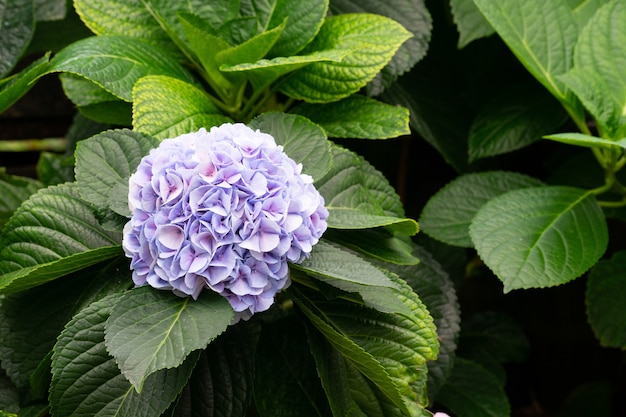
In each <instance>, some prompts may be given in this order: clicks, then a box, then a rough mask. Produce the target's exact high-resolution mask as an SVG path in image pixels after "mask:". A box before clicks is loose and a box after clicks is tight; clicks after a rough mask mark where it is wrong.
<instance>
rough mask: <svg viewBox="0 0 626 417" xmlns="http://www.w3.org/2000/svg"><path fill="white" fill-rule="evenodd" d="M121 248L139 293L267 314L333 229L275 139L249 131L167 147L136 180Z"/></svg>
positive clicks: (190, 137)
mask: <svg viewBox="0 0 626 417" xmlns="http://www.w3.org/2000/svg"><path fill="white" fill-rule="evenodd" d="M129 186H130V189H129V195H128V204H129V207H130V210H131V213H132V217H131V219H130V221H129V222H128V223H127V224H126V226H125V227H124V238H123V242H122V246H123V248H124V252H125V253H126V256H128V257H129V258H130V259H131V269H132V270H133V273H132V276H133V281H134V282H135V284H136V285H145V284H148V285H151V286H152V287H154V288H159V289H169V290H173V291H174V292H175V293H177V294H179V295H185V294H186V295H191V296H192V297H193V298H197V297H198V295H199V294H200V292H201V291H202V290H203V289H204V288H210V289H211V290H213V291H215V292H217V293H219V294H220V295H222V296H223V297H226V299H228V301H229V302H230V304H231V305H232V307H233V309H234V310H235V311H236V312H237V316H238V317H240V318H242V317H243V318H248V317H250V315H252V314H254V313H256V312H259V311H265V310H267V309H268V308H269V307H270V306H271V305H272V303H273V302H274V296H275V294H276V293H277V292H278V291H280V290H281V289H283V288H285V287H286V286H288V285H289V277H288V269H287V262H288V261H289V262H301V261H302V260H303V259H304V258H306V257H307V256H308V255H309V253H310V252H311V248H312V247H313V245H315V244H316V243H317V242H318V240H319V238H320V237H321V235H322V233H324V231H325V230H326V218H327V217H328V210H326V208H325V207H324V199H323V198H322V196H321V195H320V194H319V192H318V191H317V190H316V189H315V187H314V186H313V179H312V178H311V177H310V176H308V175H306V174H302V165H299V164H296V163H295V162H294V161H293V160H292V159H290V158H289V157H288V156H287V155H286V154H285V153H284V151H283V148H282V146H277V145H276V142H275V141H274V138H273V137H272V136H270V135H268V134H265V133H262V132H259V131H253V130H252V129H250V128H249V127H247V126H245V125H243V124H223V125H221V126H219V127H213V128H211V130H210V131H208V132H207V131H206V129H204V128H203V129H200V130H199V131H197V132H194V133H189V134H185V135H181V136H178V137H176V138H172V139H166V140H164V141H163V142H161V144H160V145H159V147H157V148H156V149H153V150H152V151H151V152H150V153H149V154H148V155H147V156H145V157H144V158H143V159H142V160H141V163H140V164H139V167H138V168H137V171H136V172H135V173H134V174H133V175H132V176H131V177H130V180H129Z"/></svg>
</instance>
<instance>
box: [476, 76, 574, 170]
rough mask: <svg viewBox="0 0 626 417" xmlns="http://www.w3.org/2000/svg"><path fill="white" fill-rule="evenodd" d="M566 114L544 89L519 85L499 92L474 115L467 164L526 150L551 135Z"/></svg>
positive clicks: (564, 119) (564, 118) (565, 117)
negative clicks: (525, 148) (544, 136)
mask: <svg viewBox="0 0 626 417" xmlns="http://www.w3.org/2000/svg"><path fill="white" fill-rule="evenodd" d="M566 120H567V113H566V112H565V110H563V107H562V106H561V105H560V104H559V102H558V101H556V100H554V99H553V98H552V97H551V96H550V95H549V94H548V93H547V92H546V91H545V90H540V91H535V89H533V88H532V87H530V88H529V86H528V85H520V86H516V87H515V88H512V89H509V90H506V91H503V92H501V93H499V94H498V95H497V96H496V97H494V98H493V99H492V100H491V101H490V102H489V103H487V104H486V105H485V106H483V108H482V109H481V110H480V111H479V112H478V115H477V116H476V118H475V119H474V122H473V123H472V126H471V127H470V132H469V162H473V161H476V160H477V159H480V158H485V157H489V156H495V155H500V154H503V153H507V152H512V151H514V150H517V149H521V148H523V147H526V146H528V145H530V144H532V143H534V142H536V141H538V140H539V139H541V137H542V136H543V135H545V134H548V133H552V132H554V131H556V130H558V128H559V127H560V126H561V125H562V124H563V123H564V122H565V121H566Z"/></svg>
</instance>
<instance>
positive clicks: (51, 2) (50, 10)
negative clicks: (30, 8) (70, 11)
mask: <svg viewBox="0 0 626 417" xmlns="http://www.w3.org/2000/svg"><path fill="white" fill-rule="evenodd" d="M33 5H34V8H35V19H36V20H37V21H38V22H41V21H48V20H61V19H63V18H64V17H65V14H66V13H67V9H66V7H65V6H66V1H65V0H34V2H33Z"/></svg>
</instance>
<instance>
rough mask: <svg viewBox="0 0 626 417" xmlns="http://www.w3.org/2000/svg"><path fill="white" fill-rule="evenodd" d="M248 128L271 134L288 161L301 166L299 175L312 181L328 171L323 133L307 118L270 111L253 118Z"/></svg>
mask: <svg viewBox="0 0 626 417" xmlns="http://www.w3.org/2000/svg"><path fill="white" fill-rule="evenodd" d="M248 125H249V126H250V127H251V128H252V129H258V130H260V131H261V132H265V133H268V134H270V135H272V136H273V137H274V139H275V140H276V143H277V144H279V145H281V146H283V147H284V150H285V153H286V154H287V155H289V157H290V158H291V159H293V160H294V161H296V162H297V163H301V164H302V172H303V173H304V174H308V175H310V176H311V177H313V179H314V180H317V179H320V178H322V177H323V176H324V175H326V173H327V172H328V170H329V169H330V164H331V152H330V149H331V144H330V142H329V141H328V140H327V138H326V133H324V130H323V129H321V128H320V127H319V126H318V125H316V124H315V123H312V122H311V121H309V120H307V119H306V118H304V117H301V116H297V115H291V114H285V113H279V112H270V113H264V114H261V115H260V116H258V117H256V118H254V119H253V120H252V121H251V122H250V123H249V124H248Z"/></svg>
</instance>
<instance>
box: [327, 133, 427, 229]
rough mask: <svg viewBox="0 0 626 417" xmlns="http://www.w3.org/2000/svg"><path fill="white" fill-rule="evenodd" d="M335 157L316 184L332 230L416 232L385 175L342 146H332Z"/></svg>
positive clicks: (413, 222) (415, 225)
mask: <svg viewBox="0 0 626 417" xmlns="http://www.w3.org/2000/svg"><path fill="white" fill-rule="evenodd" d="M332 155H333V162H332V166H331V169H330V171H329V172H328V173H327V174H326V175H325V176H324V177H323V178H321V179H320V180H318V181H317V182H316V183H315V185H316V187H317V189H318V191H319V192H320V193H321V194H322V196H323V197H324V200H325V206H326V207H327V208H328V210H329V212H331V214H330V216H329V218H328V225H329V227H333V228H339V229H344V228H345V229H364V228H369V227H378V226H391V228H392V229H393V230H395V231H399V232H400V233H403V234H407V235H412V234H415V233H417V230H418V226H417V223H416V222H415V221H414V220H412V219H407V218H405V217H404V208H403V207H402V202H401V201H400V197H398V195H397V194H396V192H395V190H394V189H393V187H391V185H389V182H388V181H387V179H386V178H385V177H384V175H383V174H382V173H380V172H379V171H377V170H376V169H375V168H374V167H373V166H371V165H370V164H369V163H368V162H367V161H366V160H364V159H363V158H361V157H360V156H358V155H357V154H355V153H353V152H351V151H349V150H347V149H343V148H341V147H339V146H336V145H335V146H333V148H332Z"/></svg>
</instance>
